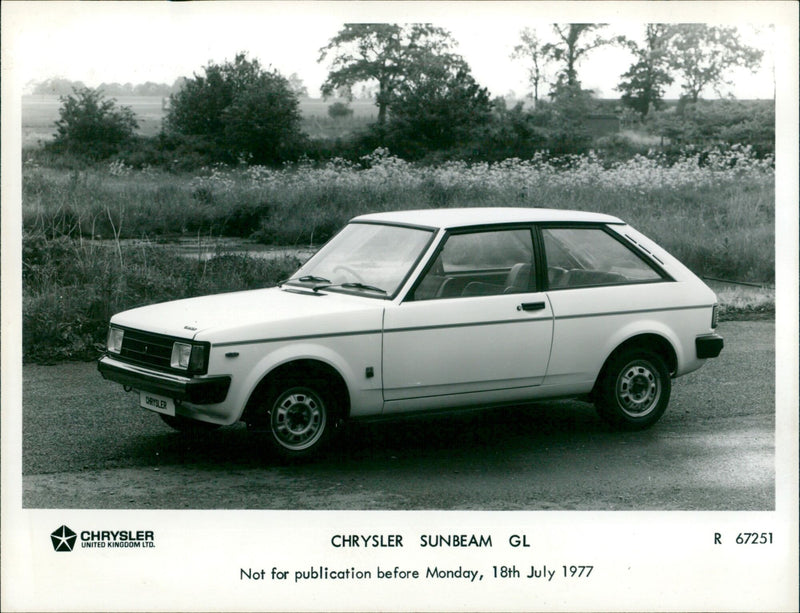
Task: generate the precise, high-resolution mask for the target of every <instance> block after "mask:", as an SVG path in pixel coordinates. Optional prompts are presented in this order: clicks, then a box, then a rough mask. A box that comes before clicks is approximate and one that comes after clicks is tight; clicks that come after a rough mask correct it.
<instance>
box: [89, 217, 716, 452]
mask: <svg viewBox="0 0 800 613" xmlns="http://www.w3.org/2000/svg"><path fill="white" fill-rule="evenodd" d="M716 302H717V301H716V296H715V295H714V293H713V292H712V291H711V290H710V289H709V288H708V287H707V286H706V285H705V284H704V283H703V282H702V281H701V280H700V279H698V278H697V277H696V276H695V275H694V274H692V273H691V272H690V271H689V270H688V269H687V268H686V267H685V266H683V265H682V264H681V263H680V262H678V261H677V260H676V259H675V258H673V257H672V256H670V255H669V254H668V253H666V252H665V251H664V250H663V249H661V248H660V247H659V246H658V245H656V244H655V243H653V242H652V241H651V240H649V239H648V238H646V237H644V236H643V235H642V234H640V233H639V232H637V231H636V230H634V229H633V228H631V227H630V226H628V225H627V224H625V223H624V222H623V221H621V220H619V219H617V218H615V217H611V216H608V215H601V214H594V213H584V212H576V211H561V210H546V209H522V208H470V209H443V210H421V211H407V212H393V213H378V214H373V215H363V216H360V217H356V218H355V219H353V220H352V221H351V222H350V223H349V224H348V225H347V226H345V227H344V229H342V230H341V231H340V232H339V233H338V234H337V235H336V236H334V237H333V238H332V239H331V240H330V241H329V242H328V243H327V244H326V245H325V246H324V247H322V248H321V249H320V250H319V252H317V253H316V254H315V255H314V256H313V257H312V258H311V259H310V260H309V261H308V262H307V263H306V264H305V265H304V266H302V267H301V268H300V270H298V271H297V273H296V274H295V275H294V276H292V277H291V278H290V279H288V280H286V281H283V282H282V283H281V284H280V285H279V286H278V287H274V288H269V289H261V290H252V291H246V292H235V293H226V294H218V295H214V296H205V297H200V298H191V299H186V300H178V301H174V302H167V303H163V304H155V305H150V306H145V307H141V308H137V309H132V310H129V311H125V312H123V313H119V314H117V315H115V316H114V317H113V318H112V319H111V323H110V327H109V333H108V346H107V352H106V353H105V355H104V356H103V357H102V358H101V359H100V361H99V363H98V367H99V370H100V372H101V373H102V375H103V376H104V377H105V378H106V379H110V380H112V381H116V382H118V383H121V384H122V385H124V386H125V388H126V389H128V390H136V392H137V395H138V397H139V403H140V405H141V406H142V407H144V408H146V409H150V410H152V411H155V412H158V413H160V414H161V416H162V418H164V420H165V421H166V422H167V423H168V424H169V425H171V426H173V427H175V428H177V429H179V430H188V429H192V428H198V427H216V426H223V425H228V424H233V423H235V422H238V421H241V420H243V421H245V422H246V423H247V424H248V425H250V426H252V427H253V428H256V429H258V430H266V431H267V432H268V433H269V436H268V437H267V438H268V440H269V441H271V443H272V445H273V447H274V449H275V450H277V451H278V452H279V453H280V454H282V455H284V456H286V457H301V456H306V455H309V454H312V453H314V452H316V451H317V450H318V449H320V448H321V447H322V446H323V445H324V444H325V443H327V442H328V441H329V440H330V439H331V437H332V434H333V433H334V431H335V430H336V427H337V426H338V425H339V424H340V423H341V422H342V421H343V420H346V419H359V418H374V417H386V416H393V415H398V414H404V413H412V412H419V411H425V412H427V411H437V410H450V409H459V408H466V407H489V406H496V405H512V404H520V403H523V402H527V401H532V400H541V399H547V398H560V397H569V396H583V397H587V398H590V399H591V400H593V401H594V403H595V405H596V407H597V410H598V412H599V414H600V416H601V417H603V418H604V419H605V420H607V421H608V422H610V423H611V424H614V425H616V426H621V427H624V428H633V429H640V428H646V427H649V426H651V425H653V424H654V423H655V422H656V421H657V420H658V419H659V418H660V417H661V415H662V413H663V412H664V410H665V408H666V406H667V403H668V401H669V396H670V389H671V378H672V377H677V376H679V375H683V374H686V373H688V372H691V371H693V370H695V369H697V368H699V367H700V366H701V365H702V364H703V362H704V360H705V359H706V358H712V357H716V356H717V355H719V353H720V351H721V350H722V346H723V340H722V338H721V337H720V336H719V335H718V334H716V333H715V328H716V325H717V304H716Z"/></svg>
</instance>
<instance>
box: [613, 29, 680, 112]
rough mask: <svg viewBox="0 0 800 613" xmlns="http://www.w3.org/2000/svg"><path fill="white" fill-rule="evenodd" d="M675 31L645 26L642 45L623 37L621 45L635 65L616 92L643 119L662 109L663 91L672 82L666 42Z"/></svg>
mask: <svg viewBox="0 0 800 613" xmlns="http://www.w3.org/2000/svg"><path fill="white" fill-rule="evenodd" d="M674 34H675V31H674V29H673V28H672V26H669V25H665V24H658V23H650V24H647V26H646V28H645V40H644V44H641V45H640V44H639V43H638V42H636V41H634V40H631V39H629V38H622V39H620V42H621V43H622V44H623V45H624V46H626V47H627V48H628V50H629V51H630V52H631V53H633V55H634V58H635V60H634V63H633V64H632V65H631V67H630V68H629V69H628V71H627V72H625V73H624V74H623V75H622V81H620V83H619V85H618V86H617V89H618V90H619V91H621V92H622V102H623V104H625V105H626V106H629V107H630V108H632V109H634V110H635V111H636V112H638V113H639V115H641V117H642V119H644V118H645V117H646V116H647V114H648V113H649V112H650V110H651V109H653V108H654V109H660V108H661V107H663V104H664V103H663V97H664V89H665V88H666V86H667V85H669V84H670V83H672V81H673V78H672V75H671V74H670V73H669V42H670V40H671V38H672V37H673V36H674Z"/></svg>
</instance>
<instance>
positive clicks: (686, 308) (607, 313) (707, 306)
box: [556, 304, 713, 319]
mask: <svg viewBox="0 0 800 613" xmlns="http://www.w3.org/2000/svg"><path fill="white" fill-rule="evenodd" d="M712 306H713V305H711V304H697V305H694V306H683V307H668V308H659V309H636V310H631V311H605V312H603V313H581V314H580V315H560V316H557V317H556V319H581V318H584V317H607V316H611V315H632V314H636V313H658V312H661V311H694V310H697V309H710V308H711V307H712Z"/></svg>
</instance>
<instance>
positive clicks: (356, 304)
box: [111, 287, 384, 342]
mask: <svg viewBox="0 0 800 613" xmlns="http://www.w3.org/2000/svg"><path fill="white" fill-rule="evenodd" d="M383 306H384V305H383V300H378V299H373V298H364V297H361V296H353V295H347V294H338V293H334V292H319V293H314V292H312V291H304V290H290V289H280V288H277V287H275V288H269V289H262V290H250V291H244V292H231V293H227V294H215V295H213V296H202V297H199V298H187V299H184V300H175V301H172V302H162V303H160V304H152V305H149V306H144V307H139V308H136V309H131V310H129V311H123V312H122V313H118V314H116V315H114V317H112V319H111V323H112V324H114V325H118V326H124V327H128V328H134V329H137V330H146V331H148V332H154V333H156V334H166V335H168V336H177V337H184V338H188V339H191V338H194V339H196V340H209V341H212V342H220V341H232V340H247V337H248V336H249V335H251V334H258V335H259V336H261V335H268V334H271V333H274V334H277V335H279V336H285V335H287V334H294V333H303V334H326V333H330V332H343V331H346V330H347V329H351V328H352V329H356V328H363V327H364V326H367V327H369V326H380V318H381V313H382V312H383ZM370 314H372V316H371V317H370V316H369V315H370Z"/></svg>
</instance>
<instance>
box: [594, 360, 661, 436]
mask: <svg viewBox="0 0 800 613" xmlns="http://www.w3.org/2000/svg"><path fill="white" fill-rule="evenodd" d="M671 390H672V382H671V380H670V376H669V370H668V369H667V365H666V364H665V362H664V360H663V358H662V357H661V356H659V355H658V354H656V353H653V352H651V351H648V350H646V349H628V350H626V351H622V352H620V353H618V354H617V355H615V356H612V357H611V359H610V360H609V362H608V364H606V367H605V368H604V369H603V373H602V375H601V377H600V380H599V381H598V389H597V394H596V397H595V406H596V408H597V412H598V413H599V415H600V417H602V418H603V419H604V420H606V421H607V422H609V423H611V424H612V425H614V426H617V427H621V428H625V429H628V430H644V429H645V428H649V427H650V426H652V425H653V424H654V423H656V422H657V421H658V420H659V419H660V418H661V416H662V415H663V414H664V411H665V410H666V408H667V404H668V403H669V396H670V392H671Z"/></svg>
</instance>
